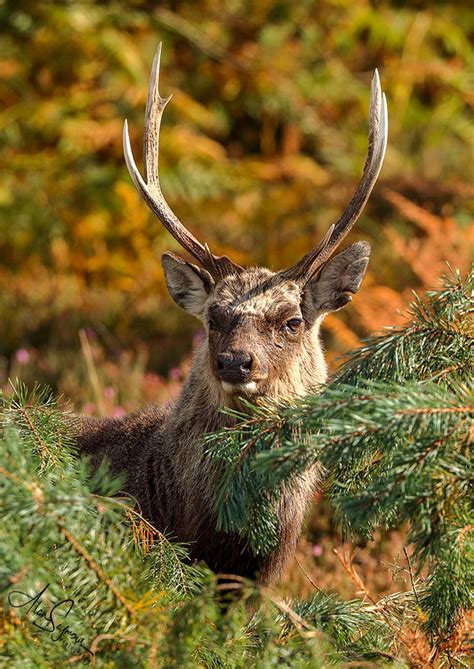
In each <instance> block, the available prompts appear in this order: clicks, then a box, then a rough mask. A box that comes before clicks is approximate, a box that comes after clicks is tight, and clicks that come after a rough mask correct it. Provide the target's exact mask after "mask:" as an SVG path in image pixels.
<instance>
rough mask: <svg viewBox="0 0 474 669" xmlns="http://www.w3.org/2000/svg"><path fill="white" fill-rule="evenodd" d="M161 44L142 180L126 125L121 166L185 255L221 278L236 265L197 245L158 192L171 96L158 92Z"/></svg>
mask: <svg viewBox="0 0 474 669" xmlns="http://www.w3.org/2000/svg"><path fill="white" fill-rule="evenodd" d="M160 57H161V42H160V44H159V46H158V49H157V51H156V54H155V57H154V59H153V65H152V69H151V75H150V84H149V88H148V99H147V104H146V110H145V124H144V125H145V129H144V138H143V145H144V146H143V154H144V164H145V180H144V179H143V177H142V175H141V174H140V172H139V170H138V168H137V165H136V163H135V159H134V157H133V152H132V147H131V145H130V137H129V134H128V123H127V121H125V123H124V126H123V152H124V157H125V163H126V165H127V168H128V171H129V174H130V176H131V178H132V181H133V183H134V184H135V187H136V189H137V190H138V192H139V193H140V195H141V196H142V198H143V199H144V200H145V202H146V204H147V205H148V206H149V207H150V209H151V210H152V211H153V213H154V214H156V216H157V217H158V218H159V219H160V221H161V222H162V223H163V225H164V226H165V228H166V229H167V230H168V232H170V233H171V234H172V235H173V237H174V238H175V239H176V240H177V241H178V242H179V243H180V244H181V246H182V247H183V248H184V249H186V250H187V251H189V253H190V254H191V255H192V256H194V258H196V260H198V261H199V262H200V263H201V265H202V266H203V267H205V268H206V269H207V270H208V271H209V272H210V274H211V275H212V276H213V277H215V278H218V277H222V276H225V275H226V274H229V273H230V272H232V271H236V270H240V269H241V268H240V267H239V266H238V265H235V264H234V263H232V261H231V260H230V259H229V258H227V257H226V256H220V257H217V256H214V255H213V254H212V253H211V252H210V251H209V247H208V246H207V244H205V245H203V244H201V242H199V241H198V240H197V239H196V238H195V237H194V235H192V234H191V233H190V232H189V230H187V229H186V228H185V227H184V225H183V224H182V223H181V221H180V220H179V219H178V217H177V216H176V215H175V214H174V212H173V211H172V210H171V208H170V206H169V205H168V203H167V202H166V200H165V198H164V196H163V193H162V192H161V186H160V178H159V174H158V155H159V148H160V147H159V142H160V125H161V118H162V115H163V110H164V108H165V107H166V105H167V103H168V102H169V101H170V100H171V95H170V96H169V97H167V98H162V97H161V96H160V93H159V90H158V84H159V77H160Z"/></svg>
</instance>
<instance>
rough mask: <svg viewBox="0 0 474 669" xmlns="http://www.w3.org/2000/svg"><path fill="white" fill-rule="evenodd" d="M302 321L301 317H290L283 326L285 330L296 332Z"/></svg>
mask: <svg viewBox="0 0 474 669" xmlns="http://www.w3.org/2000/svg"><path fill="white" fill-rule="evenodd" d="M302 322H303V321H302V319H301V318H290V320H289V321H286V323H285V327H286V328H287V330H289V331H290V332H292V333H293V334H294V333H296V332H298V328H299V327H300V325H301V323H302Z"/></svg>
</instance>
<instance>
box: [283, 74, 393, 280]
mask: <svg viewBox="0 0 474 669" xmlns="http://www.w3.org/2000/svg"><path fill="white" fill-rule="evenodd" d="M387 131H388V115H387V101H386V99H385V93H382V89H381V87H380V79H379V73H378V72H377V70H375V72H374V76H373V78H372V84H371V88H370V126H369V148H368V152H367V158H366V160H365V165H364V172H363V175H362V179H361V181H360V183H359V185H358V187H357V190H356V192H355V193H354V195H353V197H352V200H351V201H350V203H349V206H348V207H347V209H346V211H345V212H344V213H343V215H342V216H341V218H340V219H339V220H338V222H337V223H336V224H335V225H334V224H333V225H331V227H330V228H329V230H328V231H327V233H326V234H325V235H324V237H323V239H322V240H321V241H320V242H319V243H318V244H317V246H315V248H314V249H312V250H311V251H310V252H309V253H307V254H306V255H305V256H303V258H301V260H299V261H298V262H297V263H296V264H295V265H293V266H292V267H290V268H289V269H287V270H285V271H283V272H281V275H282V276H283V277H284V278H286V279H292V280H294V281H296V282H298V283H302V284H305V283H307V282H308V281H309V280H310V279H311V277H313V276H314V274H315V273H316V272H317V271H318V269H319V268H320V267H321V266H322V265H323V264H324V263H325V262H326V261H327V260H328V259H329V257H330V256H331V255H332V253H333V252H334V250H335V249H336V247H337V246H339V244H340V243H341V241H342V240H343V239H344V237H345V236H346V235H347V233H348V232H349V230H350V229H351V228H352V226H353V225H354V223H355V222H356V221H357V219H358V218H359V216H360V214H361V212H362V210H363V208H364V206H365V203H366V202H367V200H368V198H369V195H370V193H371V191H372V188H373V187H374V186H375V182H376V181H377V177H378V175H379V172H380V169H381V167H382V163H383V159H384V156H385V149H386V147H387Z"/></svg>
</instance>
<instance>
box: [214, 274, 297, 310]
mask: <svg viewBox="0 0 474 669" xmlns="http://www.w3.org/2000/svg"><path fill="white" fill-rule="evenodd" d="M214 297H215V302H216V303H217V304H219V305H220V306H224V307H229V308H231V309H232V310H234V311H236V312H239V313H245V314H255V315H258V314H262V313H264V312H265V309H266V308H268V307H269V306H270V305H275V304H277V303H278V302H282V303H288V302H293V303H294V304H295V305H296V304H299V301H300V299H301V289H300V288H299V286H298V285H297V284H296V283H295V282H293V281H282V280H281V277H280V276H278V275H277V274H276V273H275V272H272V271H271V270H269V269H266V268H265V267H252V268H249V269H247V270H245V272H243V273H242V274H239V276H228V277H226V278H225V279H223V280H222V281H220V282H219V283H218V284H217V286H216V288H215V292H214Z"/></svg>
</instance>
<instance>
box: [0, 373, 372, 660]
mask: <svg viewBox="0 0 474 669" xmlns="http://www.w3.org/2000/svg"><path fill="white" fill-rule="evenodd" d="M0 415H1V423H0V425H1V432H0V443H1V454H2V455H1V464H0V500H1V503H0V511H1V514H2V525H1V528H0V558H1V559H0V565H1V566H0V588H1V591H2V620H3V640H2V655H1V661H0V666H2V667H3V666H5V667H18V668H19V667H22V669H23V667H35V669H36V668H40V669H43V668H47V667H57V666H66V665H67V664H69V663H71V664H76V663H81V664H85V665H89V664H90V663H91V662H92V659H93V660H94V662H95V666H98V667H110V666H123V667H128V666H130V667H180V668H181V667H183V668H186V667H189V668H190V669H191V668H192V669H194V668H195V667H215V666H218V667H235V668H239V667H242V668H244V667H246V666H248V664H249V662H251V663H252V662H255V663H257V664H258V666H262V667H274V666H275V667H277V666H278V667H288V669H290V668H293V667H309V666H311V667H315V668H316V669H317V668H318V667H321V668H322V667H323V666H326V664H325V663H326V661H327V659H328V658H331V660H333V661H336V660H337V659H338V658H340V657H341V656H342V655H344V654H346V653H348V652H351V653H352V652H353V649H352V648H351V649H350V650H349V648H350V647H351V643H352V642H353V641H355V640H357V641H358V643H359V646H360V648H359V651H358V655H359V656H363V655H364V653H372V654H373V653H375V654H376V655H377V653H378V652H379V651H378V648H379V645H377V644H376V643H375V642H374V641H373V639H371V640H370V641H365V640H364V639H363V638H359V637H360V634H359V632H358V625H359V623H360V625H361V629H362V627H363V628H364V629H366V628H370V627H372V626H374V625H376V626H377V625H380V624H381V621H380V620H379V616H378V615H377V614H375V615H374V614H373V613H370V612H367V611H365V610H364V608H363V607H357V610H356V608H354V606H353V605H352V604H350V603H349V604H347V605H346V604H344V603H343V602H339V601H337V600H336V599H335V598H334V597H328V596H327V595H322V594H321V595H320V596H319V597H318V598H316V599H314V600H312V601H310V602H307V603H301V604H300V605H299V606H300V607H301V612H300V613H298V614H297V613H295V612H293V610H292V609H291V608H290V607H289V605H286V604H283V603H281V602H280V601H279V599H278V598H277V597H276V596H275V595H274V594H272V593H271V592H268V593H267V592H259V591H258V589H257V588H256V587H255V586H254V585H253V584H251V583H244V582H240V581H239V582H237V583H236V584H234V585H236V586H237V587H238V592H239V593H240V594H239V596H238V597H237V598H236V599H234V600H233V601H232V600H231V601H230V602H229V603H228V604H227V605H226V606H225V607H224V608H223V603H224V602H223V600H222V598H221V596H220V595H219V588H220V587H221V586H220V585H219V584H218V582H217V580H216V578H215V576H213V575H211V574H209V573H208V572H207V571H206V570H205V568H204V567H202V568H201V569H199V570H198V569H196V568H195V567H191V566H189V565H188V564H187V563H186V551H185V549H184V548H183V547H180V546H178V545H175V544H171V543H170V542H169V541H168V540H167V539H166V537H164V536H162V535H160V534H159V533H157V532H156V530H154V528H152V527H151V526H150V525H149V524H148V523H146V522H145V521H144V519H142V518H141V517H140V515H139V514H138V513H137V512H136V510H134V509H133V504H132V501H131V500H129V499H124V498H121V497H119V496H117V494H118V493H119V491H120V487H121V481H120V479H119V478H117V477H115V478H114V477H112V476H111V474H110V472H109V471H108V470H107V467H106V466H103V467H101V468H99V470H98V471H96V473H95V474H94V475H93V476H91V475H90V473H89V471H88V466H87V462H85V461H83V460H78V459H77V458H76V457H74V449H73V447H72V445H71V440H72V438H73V436H74V429H75V428H74V418H73V417H72V416H71V415H70V414H68V413H67V412H65V411H64V410H62V411H60V410H59V408H58V406H57V403H56V402H55V401H54V400H53V398H52V395H51V393H50V392H49V391H46V390H41V389H39V388H37V389H35V390H34V391H33V392H31V393H28V392H27V390H26V389H25V387H24V386H22V385H21V384H19V385H17V386H15V392H14V394H13V396H12V397H10V398H9V399H6V398H3V399H2V409H1V414H0ZM112 495H116V496H115V497H112ZM133 538H135V541H134V540H133ZM249 599H250V600H251V601H252V608H253V610H254V611H255V613H254V614H251V613H250V609H249V608H247V606H246V604H247V602H248V601H249ZM352 610H353V611H354V615H353V618H352V620H350V619H348V616H349V617H350V613H351V611H352ZM282 611H283V612H284V613H285V615H281V612H282ZM288 611H289V614H288ZM305 612H307V614H308V618H309V620H308V621H305V622H304V627H303V628H302V627H301V624H300V622H299V621H300V620H301V616H302V615H303V614H304V613H305ZM341 612H346V616H344V615H340V614H341ZM295 620H296V621H297V623H298V624H297V626H296V627H295ZM313 621H314V624H313ZM323 632H324V633H325V632H327V634H323ZM332 635H333V636H334V641H333V642H332V641H331V636H332ZM92 653H94V655H92Z"/></svg>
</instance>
